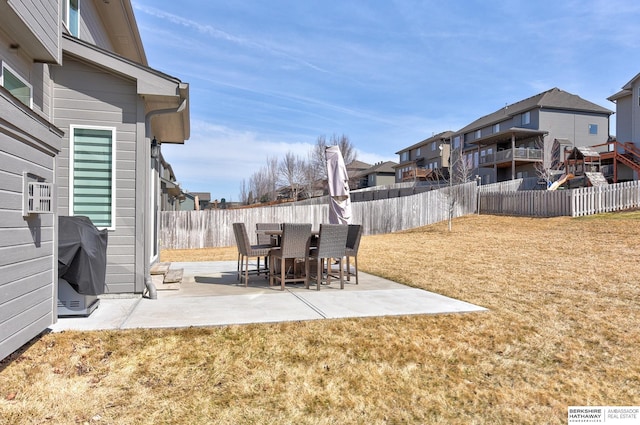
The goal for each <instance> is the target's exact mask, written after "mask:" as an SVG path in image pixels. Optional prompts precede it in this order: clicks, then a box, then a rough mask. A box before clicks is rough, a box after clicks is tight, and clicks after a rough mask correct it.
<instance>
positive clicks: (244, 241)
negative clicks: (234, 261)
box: [233, 223, 272, 286]
mask: <svg viewBox="0 0 640 425" xmlns="http://www.w3.org/2000/svg"><path fill="white" fill-rule="evenodd" d="M233 232H234V234H235V236H236V243H237V245H238V258H239V260H240V261H239V264H238V266H239V267H238V280H239V281H242V275H243V274H244V286H247V285H248V284H249V273H251V274H258V275H259V274H261V273H264V274H267V272H268V269H267V267H266V264H265V267H263V268H260V258H261V257H266V256H268V255H269V251H270V250H271V248H272V247H271V245H251V242H249V235H248V234H247V228H246V226H245V225H244V223H233ZM252 257H255V258H256V259H257V265H256V268H255V269H254V270H249V258H252Z"/></svg>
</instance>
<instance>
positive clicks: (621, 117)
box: [616, 96, 640, 146]
mask: <svg viewBox="0 0 640 425" xmlns="http://www.w3.org/2000/svg"><path fill="white" fill-rule="evenodd" d="M632 99H633V96H626V97H621V98H620V99H618V100H616V139H617V140H618V141H619V142H621V143H624V142H631V141H633V142H635V143H636V144H638V142H640V135H639V136H637V138H636V139H635V140H634V139H633V132H632V129H633V127H634V124H633V114H632V112H631V111H632V110H633V105H632V103H633V101H632ZM635 126H640V121H639V122H637V123H636V124H635ZM638 146H640V144H639V145H638Z"/></svg>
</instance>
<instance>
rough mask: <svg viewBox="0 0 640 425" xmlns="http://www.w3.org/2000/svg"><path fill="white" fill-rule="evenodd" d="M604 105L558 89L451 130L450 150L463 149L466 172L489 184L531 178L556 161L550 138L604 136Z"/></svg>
mask: <svg viewBox="0 0 640 425" xmlns="http://www.w3.org/2000/svg"><path fill="white" fill-rule="evenodd" d="M611 114H613V111H610V110H609V109H607V108H604V107H602V106H599V105H596V104H595V103H592V102H589V101H587V100H584V99H582V98H581V97H579V96H576V95H574V94H571V93H568V92H565V91H562V90H560V89H558V88H553V89H551V90H547V91H545V92H543V93H540V94H538V95H535V96H532V97H530V98H528V99H524V100H522V101H519V102H516V103H514V104H511V105H508V106H505V107H504V108H501V109H499V110H497V111H495V112H493V113H491V114H489V115H486V116H484V117H482V118H479V119H477V120H475V121H474V122H472V123H471V124H469V125H467V126H466V127H464V128H462V129H461V130H459V131H456V132H455V133H454V134H452V135H451V149H452V152H455V150H456V149H460V148H462V149H463V151H464V152H463V153H464V158H465V161H466V162H465V164H466V165H467V168H468V169H469V174H470V175H471V177H473V176H474V175H478V176H480V177H481V178H482V182H483V183H485V184H486V183H494V182H500V181H504V180H512V179H516V178H521V177H536V176H537V174H538V172H539V171H538V169H539V170H542V169H548V168H550V166H551V164H552V163H553V162H555V161H556V160H557V158H552V155H551V152H552V147H553V143H554V141H555V140H556V139H567V140H568V141H569V142H570V143H572V147H573V146H595V145H601V144H604V143H606V142H607V140H608V139H609V117H610V116H611Z"/></svg>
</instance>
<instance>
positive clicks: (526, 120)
mask: <svg viewBox="0 0 640 425" xmlns="http://www.w3.org/2000/svg"><path fill="white" fill-rule="evenodd" d="M527 124H531V112H528V111H527V112H525V113H524V114H522V125H527Z"/></svg>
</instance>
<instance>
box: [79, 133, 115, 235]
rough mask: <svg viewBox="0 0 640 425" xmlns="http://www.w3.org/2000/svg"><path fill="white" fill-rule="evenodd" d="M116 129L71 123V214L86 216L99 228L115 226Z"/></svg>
mask: <svg viewBox="0 0 640 425" xmlns="http://www.w3.org/2000/svg"><path fill="white" fill-rule="evenodd" d="M115 135H116V130H115V128H111V127H76V126H71V132H70V135H69V140H70V152H72V154H70V155H69V156H70V164H69V194H70V195H69V214H70V215H84V216H87V217H89V218H90V219H91V221H92V222H93V224H94V225H95V226H96V227H98V228H107V229H114V228H115V194H116V190H115V189H116V187H115V182H116V181H115V157H116V155H115V146H116V137H115Z"/></svg>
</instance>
